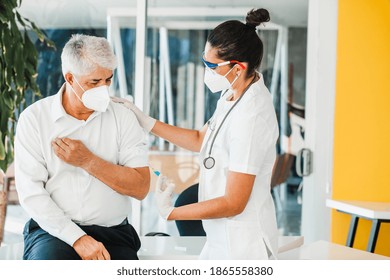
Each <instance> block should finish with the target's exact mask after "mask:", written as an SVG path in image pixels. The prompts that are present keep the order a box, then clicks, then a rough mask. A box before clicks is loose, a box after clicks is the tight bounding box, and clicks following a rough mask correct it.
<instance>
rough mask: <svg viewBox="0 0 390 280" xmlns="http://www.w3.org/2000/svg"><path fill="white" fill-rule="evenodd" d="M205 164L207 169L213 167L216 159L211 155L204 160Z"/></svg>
mask: <svg viewBox="0 0 390 280" xmlns="http://www.w3.org/2000/svg"><path fill="white" fill-rule="evenodd" d="M203 165H204V167H205V168H206V169H211V168H213V167H214V165H215V159H214V158H213V157H210V156H209V157H207V158H205V159H204V160H203Z"/></svg>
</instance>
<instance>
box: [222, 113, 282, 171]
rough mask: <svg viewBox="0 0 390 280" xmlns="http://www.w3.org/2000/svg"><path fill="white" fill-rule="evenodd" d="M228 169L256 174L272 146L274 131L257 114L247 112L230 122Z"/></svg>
mask: <svg viewBox="0 0 390 280" xmlns="http://www.w3.org/2000/svg"><path fill="white" fill-rule="evenodd" d="M231 125H232V126H231V129H230V137H229V139H230V141H229V147H230V148H229V170H230V171H235V172H240V173H246V174H252V175H256V174H259V172H260V170H261V168H262V164H263V162H264V159H265V158H266V156H267V154H268V153H269V151H270V149H272V148H275V147H274V144H275V143H274V137H273V133H274V131H273V130H272V129H271V128H270V127H269V126H268V124H267V123H266V122H265V120H264V119H262V118H261V116H260V115H258V114H250V113H249V114H247V115H244V116H241V117H240V119H235V120H233V121H232V123H231Z"/></svg>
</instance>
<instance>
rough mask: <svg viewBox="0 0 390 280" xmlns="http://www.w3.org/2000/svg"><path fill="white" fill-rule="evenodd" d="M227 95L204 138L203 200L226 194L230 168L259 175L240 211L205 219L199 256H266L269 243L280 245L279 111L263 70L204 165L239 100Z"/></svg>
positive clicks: (249, 257) (218, 107) (231, 117)
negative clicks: (276, 191) (275, 183)
mask: <svg viewBox="0 0 390 280" xmlns="http://www.w3.org/2000/svg"><path fill="white" fill-rule="evenodd" d="M228 95H229V93H226V94H222V95H221V98H220V99H219V101H218V103H217V108H216V111H215V113H214V115H213V117H212V118H211V120H210V123H209V128H208V130H207V133H206V135H205V138H204V141H203V144H202V148H201V153H200V162H201V172H200V178H199V201H204V200H209V199H213V198H216V197H220V196H223V195H224V194H225V189H226V183H227V174H228V171H234V172H240V173H246V174H252V175H256V178H255V181H254V185H253V190H252V193H251V195H250V198H249V201H248V203H247V205H246V207H245V209H244V211H243V212H242V213H241V214H239V215H237V216H233V217H229V218H221V219H210V220H203V227H204V229H205V231H206V235H207V241H206V244H205V246H204V248H203V251H202V253H201V255H200V258H201V259H268V255H269V254H268V252H267V248H268V250H269V251H271V252H272V253H273V254H275V253H276V252H277V247H278V245H277V240H278V231H277V224H276V214H275V207H274V203H273V199H272V196H271V191H270V182H271V175H272V168H273V164H274V162H275V158H276V147H275V144H276V141H277V138H278V135H279V131H278V124H277V119H276V114H275V110H274V107H273V102H272V98H271V95H270V93H269V91H268V89H267V88H266V86H265V85H264V82H263V77H262V75H260V80H259V81H257V82H256V83H254V84H252V85H251V86H250V88H249V89H248V90H247V92H246V93H245V95H244V96H243V97H242V99H241V100H240V101H239V103H238V104H237V105H236V106H235V107H234V108H233V110H232V111H231V112H230V114H229V115H228V116H227V118H226V120H225V122H224V123H223V125H222V127H221V129H220V131H219V133H218V135H217V137H216V139H215V142H214V145H213V148H212V151H211V156H212V157H213V158H214V159H215V166H214V167H213V168H211V169H206V168H205V167H204V166H203V160H204V158H206V157H207V156H208V154H209V149H210V145H211V142H212V139H213V137H214V136H215V132H216V131H217V130H218V127H219V126H220V124H221V122H222V120H223V118H224V117H225V116H226V113H227V111H228V110H229V109H230V108H231V106H233V104H234V102H236V101H227V96H228ZM213 129H214V130H213ZM213 131H214V132H213ZM210 135H211V137H210Z"/></svg>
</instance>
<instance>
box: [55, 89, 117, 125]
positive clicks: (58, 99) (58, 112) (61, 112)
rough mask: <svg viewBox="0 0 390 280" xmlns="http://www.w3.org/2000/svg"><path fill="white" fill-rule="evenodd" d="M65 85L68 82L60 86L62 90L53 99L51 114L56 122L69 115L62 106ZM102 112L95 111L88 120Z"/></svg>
mask: <svg viewBox="0 0 390 280" xmlns="http://www.w3.org/2000/svg"><path fill="white" fill-rule="evenodd" d="M65 85H66V83H64V84H63V85H62V87H61V88H60V90H59V91H58V92H57V94H56V95H54V100H53V103H52V105H51V115H52V117H53V122H56V121H57V120H59V119H60V118H62V117H66V116H69V115H68V113H66V111H65V109H64V106H62V96H63V94H64V92H65ZM109 109H110V106H108V108H107V110H109ZM100 114H101V112H98V111H95V112H93V113H92V114H91V116H90V117H89V118H88V120H87V122H89V121H91V120H92V119H94V118H95V117H96V116H98V115H100Z"/></svg>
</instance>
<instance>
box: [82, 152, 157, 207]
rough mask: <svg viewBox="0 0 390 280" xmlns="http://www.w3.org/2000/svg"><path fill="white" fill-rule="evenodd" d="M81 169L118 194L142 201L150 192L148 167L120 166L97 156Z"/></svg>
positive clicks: (92, 157)
mask: <svg viewBox="0 0 390 280" xmlns="http://www.w3.org/2000/svg"><path fill="white" fill-rule="evenodd" d="M81 167H82V168H83V169H84V170H85V171H87V172H88V173H89V174H91V175H92V176H94V177H96V178H97V179H99V180H100V181H102V182H103V183H105V184H106V185H108V186H109V187H111V188H112V189H113V190H115V191H117V192H118V193H121V194H124V195H127V196H131V197H134V198H136V199H139V200H142V199H144V198H145V196H146V195H147V193H148V191H149V186H150V173H149V168H148V167H140V168H130V167H126V166H120V165H116V164H113V163H110V162H108V161H105V160H103V159H102V158H100V157H98V156H96V155H92V156H91V158H90V160H89V161H88V162H87V163H86V164H84V165H83V166H81Z"/></svg>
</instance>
